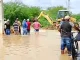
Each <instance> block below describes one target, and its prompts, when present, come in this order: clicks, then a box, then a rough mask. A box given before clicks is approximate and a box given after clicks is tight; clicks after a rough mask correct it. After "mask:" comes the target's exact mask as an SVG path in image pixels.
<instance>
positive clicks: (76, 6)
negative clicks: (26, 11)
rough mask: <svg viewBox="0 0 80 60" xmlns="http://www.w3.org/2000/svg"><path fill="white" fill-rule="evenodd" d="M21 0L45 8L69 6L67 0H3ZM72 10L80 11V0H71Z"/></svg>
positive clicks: (7, 0)
mask: <svg viewBox="0 0 80 60" xmlns="http://www.w3.org/2000/svg"><path fill="white" fill-rule="evenodd" d="M9 1H21V2H23V3H24V4H26V5H29V6H40V7H42V8H44V9H46V8H47V7H51V6H64V7H67V0H3V2H9ZM70 7H71V8H70V10H71V11H72V12H73V13H80V0H71V1H70Z"/></svg>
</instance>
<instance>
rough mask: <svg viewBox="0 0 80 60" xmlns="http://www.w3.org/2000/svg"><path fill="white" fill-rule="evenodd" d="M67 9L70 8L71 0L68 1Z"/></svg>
mask: <svg viewBox="0 0 80 60" xmlns="http://www.w3.org/2000/svg"><path fill="white" fill-rule="evenodd" d="M67 10H70V0H68V3H67Z"/></svg>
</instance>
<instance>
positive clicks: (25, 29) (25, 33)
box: [22, 19, 28, 35]
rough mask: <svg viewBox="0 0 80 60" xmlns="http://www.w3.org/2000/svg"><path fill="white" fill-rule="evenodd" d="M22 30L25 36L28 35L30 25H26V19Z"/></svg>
mask: <svg viewBox="0 0 80 60" xmlns="http://www.w3.org/2000/svg"><path fill="white" fill-rule="evenodd" d="M22 28H23V35H27V28H28V24H27V23H26V20H25V19H24V20H23V22H22Z"/></svg>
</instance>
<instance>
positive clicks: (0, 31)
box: [0, 0, 4, 35]
mask: <svg viewBox="0 0 80 60" xmlns="http://www.w3.org/2000/svg"><path fill="white" fill-rule="evenodd" d="M3 29H4V17H3V0H0V35H2V34H3V31H4V30H3Z"/></svg>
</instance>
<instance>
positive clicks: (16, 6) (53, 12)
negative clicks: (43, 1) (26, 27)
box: [4, 2, 80, 27]
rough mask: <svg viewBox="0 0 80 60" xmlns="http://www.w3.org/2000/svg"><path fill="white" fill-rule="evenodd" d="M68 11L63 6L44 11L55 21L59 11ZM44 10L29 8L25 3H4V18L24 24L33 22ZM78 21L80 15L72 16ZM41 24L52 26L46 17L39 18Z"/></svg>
mask: <svg viewBox="0 0 80 60" xmlns="http://www.w3.org/2000/svg"><path fill="white" fill-rule="evenodd" d="M61 9H66V8H64V7H62V6H58V7H49V8H48V9H47V10H44V12H45V13H46V14H48V15H49V17H50V18H51V19H52V20H53V21H55V20H56V17H57V12H58V10H61ZM41 11H42V10H41V9H40V7H36V6H35V7H29V6H27V5H24V4H23V3H13V2H8V3H4V18H6V19H10V21H11V24H13V22H14V21H15V19H16V18H19V20H20V21H21V22H22V20H23V19H28V18H29V19H30V20H31V21H33V19H34V18H35V17H38V16H39V14H40V12H41ZM72 16H73V17H75V18H76V19H77V21H80V14H77V15H72ZM39 22H40V23H41V24H42V26H43V27H48V26H50V24H49V22H48V21H47V20H46V18H44V17H40V18H39Z"/></svg>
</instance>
